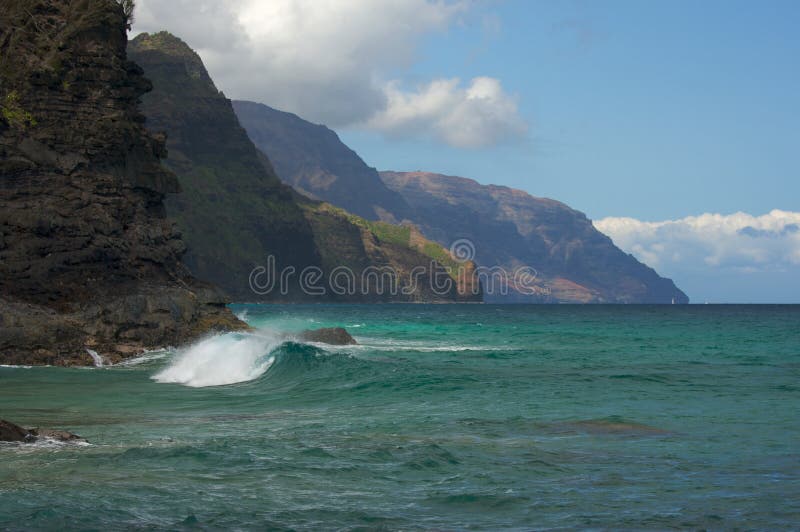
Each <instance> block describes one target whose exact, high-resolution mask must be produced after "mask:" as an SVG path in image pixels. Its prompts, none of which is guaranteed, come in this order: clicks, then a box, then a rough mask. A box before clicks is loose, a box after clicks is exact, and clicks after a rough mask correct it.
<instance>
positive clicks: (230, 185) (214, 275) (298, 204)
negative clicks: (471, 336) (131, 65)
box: [131, 32, 480, 302]
mask: <svg viewBox="0 0 800 532" xmlns="http://www.w3.org/2000/svg"><path fill="white" fill-rule="evenodd" d="M131 55H132V57H133V58H134V59H135V60H136V61H137V62H138V63H139V64H141V65H142V67H143V68H144V70H145V73H146V75H147V76H148V77H150V78H151V79H152V80H153V84H154V90H153V91H152V92H151V93H150V94H148V95H147V96H146V97H145V98H144V99H143V103H142V108H143V110H144V112H145V115H146V116H147V127H148V128H149V129H151V130H152V131H162V130H163V131H166V133H167V146H168V148H169V153H170V157H169V158H167V159H166V160H165V164H166V165H167V167H168V168H170V169H171V170H173V171H175V173H176V174H178V176H179V178H180V179H181V182H182V184H183V187H184V189H185V192H184V194H183V195H182V196H180V197H176V198H175V199H174V200H173V201H171V202H169V203H168V204H167V210H168V213H169V214H170V215H171V216H173V217H175V219H176V220H177V222H178V225H179V227H180V228H181V230H182V232H183V234H184V237H185V239H186V241H187V244H188V248H189V251H188V253H187V264H188V265H189V267H190V268H191V269H192V271H193V273H194V274H195V275H197V276H198V277H200V278H204V279H208V280H210V281H213V282H215V283H216V284H219V285H220V286H222V287H223V288H225V289H226V290H227V291H228V292H229V293H230V294H231V295H233V296H234V297H236V298H237V299H238V300H242V301H259V300H271V301H317V300H328V301H371V302H374V301H442V302H444V301H475V300H479V299H480V290H477V294H473V293H472V292H474V291H473V290H472V284H470V287H469V290H466V289H463V290H462V292H461V293H459V292H458V289H457V288H454V290H451V291H447V292H446V293H441V294H439V293H435V292H434V291H433V290H430V289H429V286H430V283H421V284H419V285H418V286H417V287H416V288H415V290H413V291H412V292H411V293H408V294H406V293H399V294H391V293H380V292H381V287H380V286H378V285H377V284H375V283H367V282H364V283H362V284H361V286H359V287H358V290H355V292H354V293H347V294H341V293H337V291H336V290H335V289H334V288H335V287H333V286H331V285H330V283H329V282H328V281H329V279H330V274H331V273H333V272H335V271H337V268H339V267H346V268H349V269H350V270H352V271H353V272H354V274H355V275H356V277H358V278H359V279H361V278H362V276H361V272H363V271H364V270H365V269H366V268H369V267H380V268H391V269H392V270H393V271H395V272H396V274H397V275H396V276H395V277H396V279H395V281H396V282H397V283H398V284H401V283H402V282H405V281H403V279H400V277H404V275H402V274H408V273H410V272H411V271H413V270H414V267H415V266H423V265H425V266H426V267H427V269H428V271H427V273H426V275H434V273H435V272H437V271H441V270H442V269H443V268H445V265H443V264H442V260H444V259H445V257H444V255H443V253H442V252H440V251H434V250H432V249H431V248H430V247H428V246H425V245H422V246H418V245H415V240H414V239H412V237H411V233H410V232H407V231H406V230H404V229H399V230H397V229H391V228H390V225H389V224H386V225H381V224H383V222H379V221H377V220H372V221H368V220H366V219H363V218H361V217H358V216H355V215H351V214H349V213H347V212H345V211H340V210H337V209H333V208H329V206H326V204H324V203H321V202H320V201H318V200H313V199H309V198H307V197H305V196H303V195H301V194H300V193H298V192H296V191H294V189H292V188H291V187H289V186H288V185H286V184H284V183H283V182H282V181H281V180H280V179H279V178H278V176H277V175H276V174H275V170H274V166H273V162H272V160H273V158H274V156H273V155H272V154H270V155H265V154H264V153H262V152H260V151H259V150H257V149H256V147H255V146H254V145H253V143H252V141H251V139H250V138H249V137H248V135H247V133H246V131H245V130H244V129H243V128H242V126H241V125H240V123H239V121H238V118H237V116H236V114H235V113H234V109H233V104H232V103H231V101H230V100H228V99H227V98H225V96H224V95H223V94H222V93H221V92H220V91H218V90H217V89H216V87H215V86H214V84H213V80H212V79H211V78H210V76H209V75H208V73H207V71H206V70H205V67H204V66H203V64H202V61H201V59H200V58H199V56H198V55H197V54H196V53H195V52H194V51H193V50H191V48H190V47H189V46H188V45H187V44H186V43H185V42H183V41H182V40H180V38H178V37H176V36H174V35H172V34H170V33H168V32H159V33H154V34H147V33H143V34H140V35H138V36H137V37H136V38H135V39H134V40H133V41H131ZM292 153H294V154H296V153H301V154H302V149H300V150H294V151H293V152H292ZM289 155H291V154H289ZM279 157H283V158H286V157H288V156H287V155H282V156H279ZM279 160H283V159H279ZM375 175H376V176H377V173H376V174H375ZM381 187H383V188H385V189H386V190H387V191H388V188H386V187H385V185H383V184H382V183H381ZM392 194H394V193H392ZM398 197H399V195H398ZM212 212H213V213H214V216H213V217H211V216H209V214H208V213H212ZM398 231H399V232H398ZM401 233H402V236H403V238H399V237H398V235H400V234H401ZM431 244H432V243H431ZM436 246H437V247H438V245H436ZM439 249H441V248H440V247H439ZM434 257H437V258H434ZM432 258H434V263H431V259H432ZM270 260H274V268H275V270H276V272H275V273H276V274H277V273H278V272H286V271H288V270H289V269H293V270H294V271H295V272H296V275H293V276H292V277H291V287H289V288H288V290H286V291H284V290H281V291H278V292H264V291H262V290H254V287H253V285H252V283H251V281H252V279H253V278H252V276H253V275H254V274H255V273H258V272H260V271H261V268H265V267H266V266H267V265H268V263H269V261H270ZM306 270H308V271H316V270H319V271H321V272H322V274H323V278H322V280H321V281H320V282H321V283H322V286H321V288H324V289H325V294H324V295H323V294H319V293H317V292H316V290H306V289H304V287H303V286H301V285H300V279H299V277H300V276H299V274H300V273H302V272H304V271H306ZM406 285H408V283H406ZM283 292H285V293H283ZM468 292H469V293H468Z"/></svg>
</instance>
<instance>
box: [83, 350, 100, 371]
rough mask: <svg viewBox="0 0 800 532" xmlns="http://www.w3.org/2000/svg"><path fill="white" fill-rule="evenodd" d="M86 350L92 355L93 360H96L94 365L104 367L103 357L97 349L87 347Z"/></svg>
mask: <svg viewBox="0 0 800 532" xmlns="http://www.w3.org/2000/svg"><path fill="white" fill-rule="evenodd" d="M86 352H87V353H89V356H90V357H92V360H93V361H94V366H95V367H96V368H102V367H103V357H101V356H100V355H99V354H98V353H97V351H95V350H93V349H87V350H86Z"/></svg>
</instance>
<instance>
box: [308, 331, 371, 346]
mask: <svg viewBox="0 0 800 532" xmlns="http://www.w3.org/2000/svg"><path fill="white" fill-rule="evenodd" d="M300 339H301V340H305V341H307V342H320V343H322V344H331V345H355V344H358V342H356V340H355V338H353V337H352V336H350V333H349V332H347V331H346V330H345V329H343V328H342V327H327V328H324V329H313V330H310V331H305V332H303V333H301V334H300Z"/></svg>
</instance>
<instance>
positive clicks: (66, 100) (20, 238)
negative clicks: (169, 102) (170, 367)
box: [0, 0, 244, 364]
mask: <svg viewBox="0 0 800 532" xmlns="http://www.w3.org/2000/svg"><path fill="white" fill-rule="evenodd" d="M125 24H126V21H125V17H124V15H123V12H122V8H121V7H120V6H119V5H118V4H117V3H116V2H114V1H112V0H86V1H83V2H68V1H44V0H41V1H36V0H14V1H11V0H6V1H4V2H3V3H2V9H0V105H1V106H2V115H1V117H0V362H3V363H23V362H24V363H48V364H73V363H76V364H79V363H91V360H92V359H91V357H90V356H89V354H88V353H87V352H86V349H87V348H90V349H93V350H95V351H97V352H99V353H100V354H101V355H103V356H105V357H106V358H107V359H111V360H117V359H119V358H122V357H124V356H129V355H132V354H135V353H137V352H140V351H141V350H143V349H145V348H155V347H159V346H166V345H175V344H178V343H181V342H184V341H186V340H189V339H191V338H194V337H196V336H197V335H199V334H202V333H205V332H207V331H209V330H212V329H228V328H242V327H244V324H243V323H241V322H239V321H238V320H236V318H235V317H234V316H233V315H232V314H231V313H230V312H229V311H228V310H227V309H226V308H225V305H224V303H225V301H224V300H223V299H222V297H221V296H220V294H219V293H218V292H217V291H216V290H215V289H213V288H211V287H209V286H206V285H203V284H200V283H198V282H197V281H195V280H194V279H193V278H192V276H191V275H190V274H189V273H188V271H187V270H186V269H185V267H184V266H183V265H182V263H181V261H180V259H181V254H182V253H183V252H184V249H185V248H184V245H183V243H182V241H181V239H180V235H179V233H178V232H177V231H176V230H175V228H174V225H173V223H172V222H171V221H169V220H168V219H167V218H166V216H165V210H164V205H163V199H164V196H165V195H166V194H169V193H174V192H178V191H179V189H180V187H179V184H178V181H177V179H176V178H175V176H174V175H173V174H172V173H171V172H168V171H165V170H164V169H163V168H162V167H161V165H160V163H159V159H160V158H161V157H163V156H164V155H165V148H164V143H163V139H158V138H155V137H153V136H151V135H149V134H148V133H147V132H146V130H145V129H144V127H143V125H142V124H143V121H144V118H143V116H142V115H141V114H140V112H139V111H138V109H137V103H138V100H139V97H140V96H141V95H142V94H144V93H145V92H147V91H148V90H149V89H150V83H149V82H148V81H147V80H146V79H145V78H144V77H143V76H142V71H141V69H140V68H139V67H138V66H136V65H135V64H134V63H132V62H130V61H128V60H127V59H126V42H127V36H126V30H125Z"/></svg>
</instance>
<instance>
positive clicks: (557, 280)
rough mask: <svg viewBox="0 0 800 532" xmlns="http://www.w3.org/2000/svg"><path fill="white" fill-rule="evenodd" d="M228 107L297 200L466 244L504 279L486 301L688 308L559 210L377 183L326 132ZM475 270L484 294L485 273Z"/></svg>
mask: <svg viewBox="0 0 800 532" xmlns="http://www.w3.org/2000/svg"><path fill="white" fill-rule="evenodd" d="M234 109H235V110H236V112H237V113H238V115H239V119H240V121H241V122H242V125H243V126H244V127H245V129H246V130H247V132H248V134H249V135H250V137H251V138H252V139H253V141H254V142H255V143H256V145H257V146H258V147H259V148H261V149H262V150H263V151H264V152H265V153H267V154H269V155H270V157H271V158H272V160H273V162H274V163H275V167H276V169H277V170H278V175H280V177H281V179H283V180H284V182H286V183H288V184H290V185H292V186H293V187H294V188H295V189H297V190H298V191H300V192H301V193H303V194H305V195H307V196H310V197H316V198H319V199H322V200H325V201H329V202H331V203H333V204H334V205H336V206H339V207H342V208H346V209H347V210H349V211H352V212H357V213H359V214H361V215H363V216H364V217H366V218H369V219H380V220H384V221H390V222H397V221H404V222H411V223H413V224H415V225H417V226H418V227H419V228H420V230H421V232H422V234H424V235H425V237H427V238H429V239H431V240H433V241H436V242H438V243H440V244H442V245H444V246H450V245H451V244H452V243H453V242H455V241H456V240H458V239H462V238H467V239H469V240H470V241H471V242H472V243H473V244H474V246H475V256H474V258H475V261H476V263H477V264H479V265H481V266H484V267H485V268H491V267H494V266H500V267H502V268H503V269H504V270H505V271H506V274H505V279H506V281H502V282H503V283H505V284H506V285H507V286H508V287H509V292H508V293H507V294H505V295H503V294H501V293H498V292H499V290H493V291H494V292H495V293H494V294H490V293H488V291H487V293H486V294H485V299H486V300H487V301H522V302H524V301H532V302H576V303H578V302H579V303H588V302H620V303H670V302H671V301H673V300H674V301H675V302H676V303H683V302H686V301H688V299H687V298H686V295H685V294H684V293H683V292H681V291H680V290H678V289H677V288H676V287H675V285H674V284H673V283H672V281H670V280H669V279H663V278H661V277H659V276H658V274H657V273H656V272H655V271H653V270H652V269H650V268H648V267H647V266H645V265H644V264H641V263H640V262H638V261H637V260H636V259H634V258H633V257H631V256H629V255H626V254H625V253H623V252H622V251H621V250H620V249H618V248H617V247H616V246H614V244H613V243H612V242H611V241H610V240H609V239H608V238H607V237H606V236H605V235H603V234H601V233H599V232H598V231H597V230H596V229H595V228H594V227H593V226H592V223H591V221H589V220H588V219H587V218H586V217H585V216H584V215H583V214H582V213H580V212H578V211H575V210H573V209H570V208H569V207H567V206H566V205H564V204H562V203H559V202H557V201H553V200H548V199H543V198H534V197H532V196H530V195H529V194H527V193H525V192H522V191H519V190H511V189H508V188H505V187H497V186H481V185H479V184H478V183H476V182H475V181H472V180H470V179H463V178H456V177H449V176H442V175H438V174H428V173H424V172H419V173H408V174H400V173H395V172H381V173H380V175H379V174H378V173H377V172H376V171H375V170H374V169H373V168H370V167H368V166H367V165H366V164H365V163H364V161H363V160H361V158H360V157H359V156H358V155H357V154H356V153H355V152H353V151H352V150H351V149H350V148H348V147H347V146H345V145H344V144H343V143H342V142H341V141H340V140H339V138H338V137H337V136H336V134H335V133H334V132H333V131H331V130H329V129H328V128H326V127H325V126H319V125H315V124H311V123H309V122H306V121H305V120H303V119H301V118H299V117H297V116H296V115H293V114H290V113H284V112H281V111H277V110H275V109H271V108H270V107H267V106H266V105H262V104H256V103H252V102H234ZM523 266H529V267H530V268H533V269H534V270H536V272H537V278H536V279H535V282H534V283H532V284H533V286H528V287H525V288H526V290H523V291H520V290H518V289H517V288H519V287H518V284H517V283H516V282H515V281H514V279H513V275H514V273H515V272H517V271H519V268H520V267H523ZM484 272H485V273H484V277H483V279H484V284H485V286H484V289H487V288H489V287H488V286H486V282H487V281H489V280H490V279H491V276H492V273H491V272H488V271H485V270H484ZM495 283H496V284H497V285H498V286H499V285H500V283H501V281H495ZM529 284H530V283H529ZM489 291H492V290H489Z"/></svg>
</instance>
